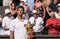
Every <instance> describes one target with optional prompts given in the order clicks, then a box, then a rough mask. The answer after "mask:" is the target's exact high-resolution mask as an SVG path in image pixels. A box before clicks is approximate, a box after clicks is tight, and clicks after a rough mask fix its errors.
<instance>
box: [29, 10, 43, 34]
mask: <svg viewBox="0 0 60 39" xmlns="http://www.w3.org/2000/svg"><path fill="white" fill-rule="evenodd" d="M32 13H33V16H32V17H31V18H30V19H29V21H30V23H31V24H34V27H33V29H34V32H35V33H36V34H39V33H40V34H42V33H41V31H42V30H43V29H44V22H43V19H42V18H41V17H38V15H37V11H36V10H33V11H32Z"/></svg>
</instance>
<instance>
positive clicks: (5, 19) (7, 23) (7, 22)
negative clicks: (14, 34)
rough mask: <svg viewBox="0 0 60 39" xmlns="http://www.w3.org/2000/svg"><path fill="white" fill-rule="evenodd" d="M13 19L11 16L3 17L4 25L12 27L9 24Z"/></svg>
mask: <svg viewBox="0 0 60 39" xmlns="http://www.w3.org/2000/svg"><path fill="white" fill-rule="evenodd" d="M11 21H12V19H11V18H9V17H7V16H5V17H4V18H3V21H2V27H4V26H6V27H7V28H9V27H10V26H9V25H10V22H11Z"/></svg>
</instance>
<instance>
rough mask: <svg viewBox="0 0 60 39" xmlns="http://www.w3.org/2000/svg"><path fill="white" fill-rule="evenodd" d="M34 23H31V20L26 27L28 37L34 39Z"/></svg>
mask: <svg viewBox="0 0 60 39" xmlns="http://www.w3.org/2000/svg"><path fill="white" fill-rule="evenodd" d="M33 26H34V25H33V24H31V23H30V22H29V21H28V23H27V24H25V28H26V31H27V36H28V38H27V39H34V31H33Z"/></svg>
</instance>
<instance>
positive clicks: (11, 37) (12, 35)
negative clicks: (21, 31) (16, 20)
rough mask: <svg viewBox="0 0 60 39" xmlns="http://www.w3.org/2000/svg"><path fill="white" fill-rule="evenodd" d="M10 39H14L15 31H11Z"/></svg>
mask: <svg viewBox="0 0 60 39" xmlns="http://www.w3.org/2000/svg"><path fill="white" fill-rule="evenodd" d="M10 39H14V33H13V31H10Z"/></svg>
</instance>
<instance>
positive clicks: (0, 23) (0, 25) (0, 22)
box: [0, 15, 3, 28]
mask: <svg viewBox="0 0 60 39" xmlns="http://www.w3.org/2000/svg"><path fill="white" fill-rule="evenodd" d="M2 20H3V19H2V16H1V15H0V28H2Z"/></svg>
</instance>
